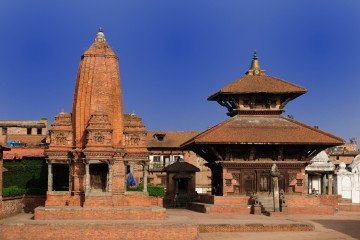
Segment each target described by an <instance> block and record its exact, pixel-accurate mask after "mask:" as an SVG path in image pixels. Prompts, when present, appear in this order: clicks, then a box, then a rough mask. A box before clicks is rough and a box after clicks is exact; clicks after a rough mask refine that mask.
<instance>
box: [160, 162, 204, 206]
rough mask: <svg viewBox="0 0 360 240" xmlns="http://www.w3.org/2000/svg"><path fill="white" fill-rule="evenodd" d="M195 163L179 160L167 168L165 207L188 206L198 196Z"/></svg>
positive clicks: (197, 169) (197, 170)
mask: <svg viewBox="0 0 360 240" xmlns="http://www.w3.org/2000/svg"><path fill="white" fill-rule="evenodd" d="M199 171H200V169H199V168H197V167H195V166H194V165H192V164H190V163H187V162H184V161H183V160H178V161H176V162H174V163H173V164H170V165H168V166H167V167H166V168H165V172H166V178H167V185H166V194H165V197H164V206H165V207H186V205H187V203H188V202H192V201H193V200H194V199H195V198H196V197H197V193H196V191H195V187H196V176H195V174H196V172H199Z"/></svg>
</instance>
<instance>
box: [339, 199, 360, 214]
mask: <svg viewBox="0 0 360 240" xmlns="http://www.w3.org/2000/svg"><path fill="white" fill-rule="evenodd" d="M338 210H339V211H346V212H360V203H352V201H351V199H348V198H339V203H338Z"/></svg>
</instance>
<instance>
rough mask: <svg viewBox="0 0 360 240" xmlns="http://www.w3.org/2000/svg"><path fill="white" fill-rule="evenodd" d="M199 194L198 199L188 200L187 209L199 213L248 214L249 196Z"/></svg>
mask: <svg viewBox="0 0 360 240" xmlns="http://www.w3.org/2000/svg"><path fill="white" fill-rule="evenodd" d="M199 195H200V196H199V199H198V200H197V201H196V202H190V203H189V204H188V205H187V209H189V210H192V211H196V212H201V213H235V214H250V207H249V206H248V199H249V197H246V196H211V195H207V194H203V195H202V194H199Z"/></svg>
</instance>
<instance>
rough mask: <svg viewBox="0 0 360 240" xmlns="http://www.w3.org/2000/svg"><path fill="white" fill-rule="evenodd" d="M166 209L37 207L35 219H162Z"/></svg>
mask: <svg viewBox="0 0 360 240" xmlns="http://www.w3.org/2000/svg"><path fill="white" fill-rule="evenodd" d="M165 217H166V210H165V209H164V208H160V207H133V206H126V207H112V208H83V207H38V208H36V209H35V220H66V219H70V220H110V219H111V220H162V219H165Z"/></svg>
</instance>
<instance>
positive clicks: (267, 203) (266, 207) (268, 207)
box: [258, 195, 274, 213]
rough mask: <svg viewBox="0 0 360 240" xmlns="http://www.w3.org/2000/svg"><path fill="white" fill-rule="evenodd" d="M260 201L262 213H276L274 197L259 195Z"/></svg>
mask: <svg viewBox="0 0 360 240" xmlns="http://www.w3.org/2000/svg"><path fill="white" fill-rule="evenodd" d="M258 201H259V203H260V206H261V212H262V213H270V212H274V198H273V197H272V196H265V195H259V196H258Z"/></svg>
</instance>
